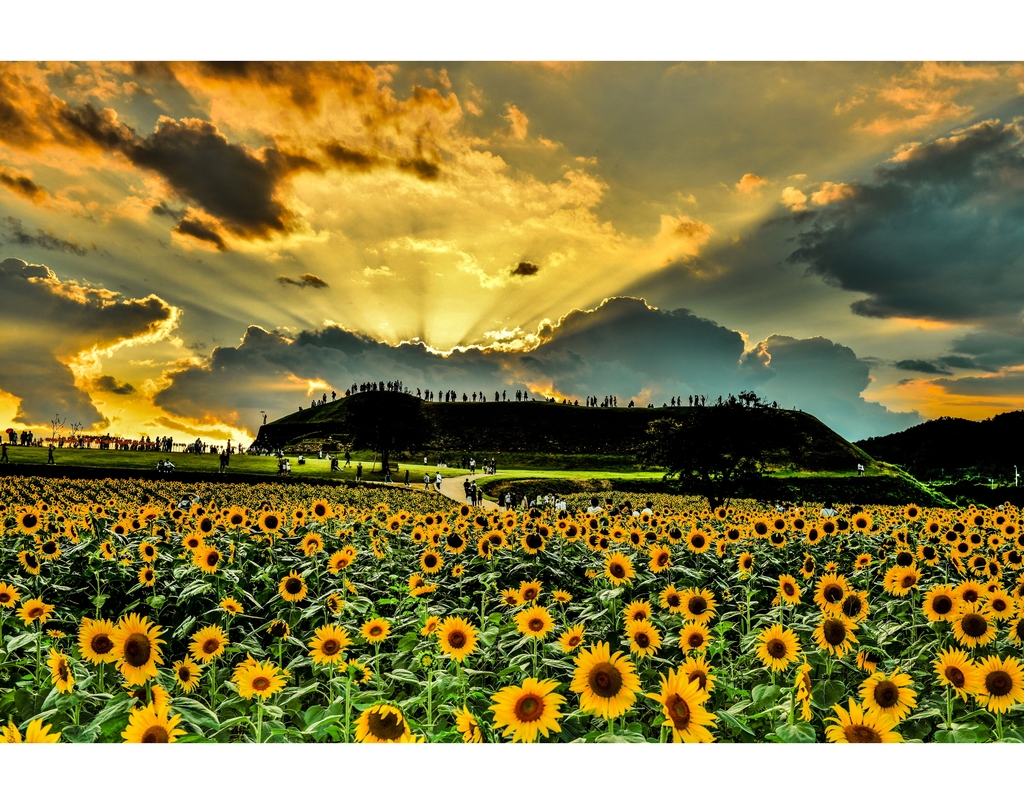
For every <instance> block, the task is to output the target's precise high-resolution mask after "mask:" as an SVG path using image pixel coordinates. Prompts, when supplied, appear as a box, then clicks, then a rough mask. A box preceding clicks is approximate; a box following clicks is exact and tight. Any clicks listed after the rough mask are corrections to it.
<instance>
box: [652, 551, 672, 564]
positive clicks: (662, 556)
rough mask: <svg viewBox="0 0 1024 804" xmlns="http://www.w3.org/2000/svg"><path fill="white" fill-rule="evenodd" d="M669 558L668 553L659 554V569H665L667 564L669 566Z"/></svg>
mask: <svg viewBox="0 0 1024 804" xmlns="http://www.w3.org/2000/svg"><path fill="white" fill-rule="evenodd" d="M668 558H669V555H668V553H658V559H657V561H656V562H655V563H656V564H657V565H658V566H659V567H664V566H665V565H666V564H668Z"/></svg>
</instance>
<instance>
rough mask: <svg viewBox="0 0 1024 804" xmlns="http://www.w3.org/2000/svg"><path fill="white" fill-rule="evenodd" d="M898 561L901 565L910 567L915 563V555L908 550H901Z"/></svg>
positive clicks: (897, 555) (897, 557)
mask: <svg viewBox="0 0 1024 804" xmlns="http://www.w3.org/2000/svg"><path fill="white" fill-rule="evenodd" d="M896 563H897V564H899V565H900V566H901V567H909V566H910V565H911V564H913V563H914V556H913V554H912V553H909V552H907V551H906V550H900V552H898V553H897V554H896Z"/></svg>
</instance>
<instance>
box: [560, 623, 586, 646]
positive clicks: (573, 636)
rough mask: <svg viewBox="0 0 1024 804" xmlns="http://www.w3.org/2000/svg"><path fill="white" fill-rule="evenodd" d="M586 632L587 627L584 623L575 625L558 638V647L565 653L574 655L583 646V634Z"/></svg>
mask: <svg viewBox="0 0 1024 804" xmlns="http://www.w3.org/2000/svg"><path fill="white" fill-rule="evenodd" d="M585 631H586V626H584V625H583V624H582V623H581V624H579V625H574V626H573V627H572V628H570V629H569V630H567V631H565V632H564V633H563V634H562V635H561V636H560V637H559V638H558V647H560V648H561V649H562V652H563V653H572V652H573V651H575V650H577V649H578V648H579V647H580V645H582V644H583V634H584V632H585Z"/></svg>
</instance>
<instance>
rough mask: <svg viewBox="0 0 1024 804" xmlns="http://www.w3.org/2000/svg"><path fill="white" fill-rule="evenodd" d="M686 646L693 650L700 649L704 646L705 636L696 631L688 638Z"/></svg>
mask: <svg viewBox="0 0 1024 804" xmlns="http://www.w3.org/2000/svg"><path fill="white" fill-rule="evenodd" d="M686 644H687V645H689V646H690V647H691V648H699V647H700V646H701V645H703V644H704V634H702V633H701V632H700V631H694V632H693V633H692V634H690V636H688V637H687V638H686Z"/></svg>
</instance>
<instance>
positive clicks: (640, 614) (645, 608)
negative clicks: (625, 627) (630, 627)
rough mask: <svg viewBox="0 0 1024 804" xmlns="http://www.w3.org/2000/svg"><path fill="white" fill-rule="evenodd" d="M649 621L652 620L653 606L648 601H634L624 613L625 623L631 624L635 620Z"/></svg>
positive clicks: (627, 606)
mask: <svg viewBox="0 0 1024 804" xmlns="http://www.w3.org/2000/svg"><path fill="white" fill-rule="evenodd" d="M649 619H651V604H650V603H648V602H647V601H646V600H634V601H633V602H632V603H629V604H627V605H626V608H625V609H624V610H623V612H622V620H623V622H624V623H629V622H631V621H633V620H649Z"/></svg>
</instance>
